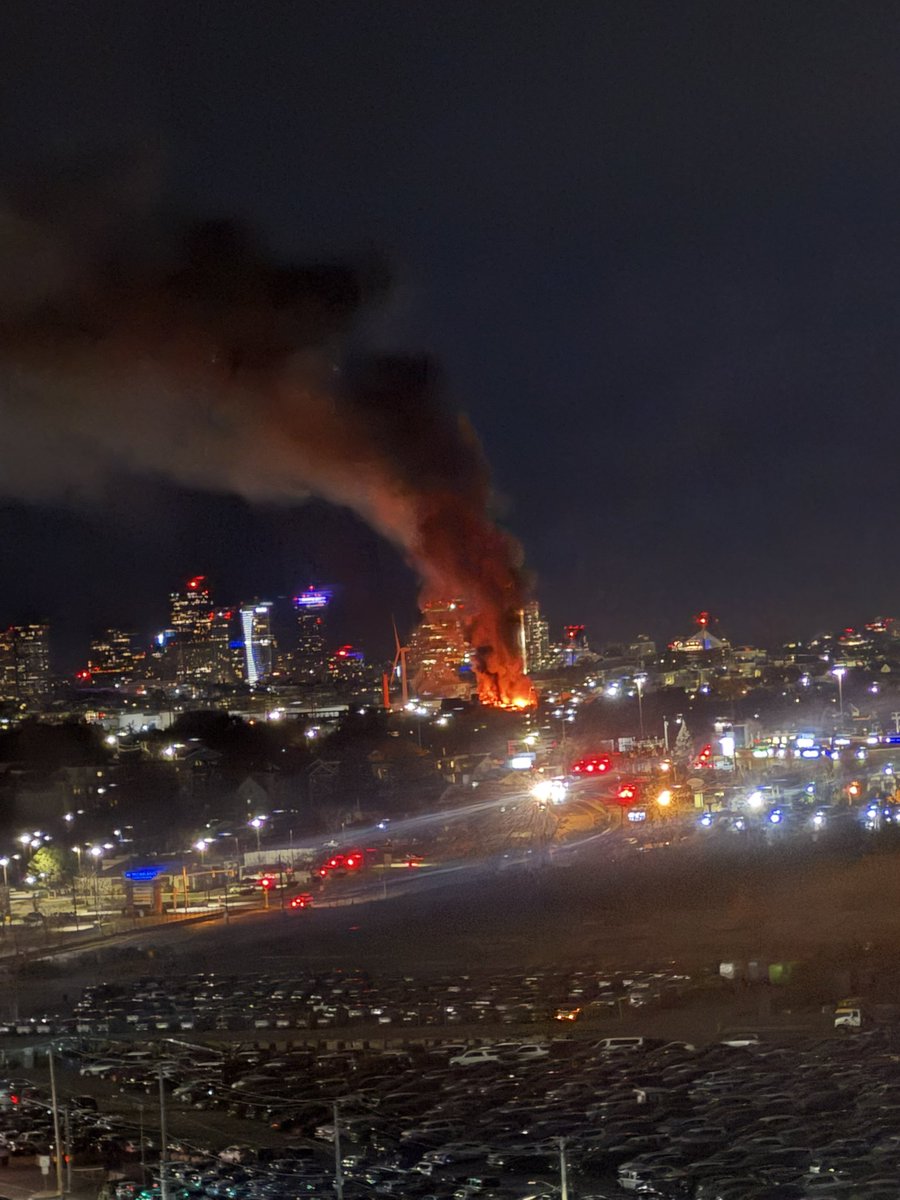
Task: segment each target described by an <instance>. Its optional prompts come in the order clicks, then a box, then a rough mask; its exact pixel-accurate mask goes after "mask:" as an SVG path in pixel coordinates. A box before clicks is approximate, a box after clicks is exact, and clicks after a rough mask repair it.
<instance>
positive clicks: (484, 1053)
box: [450, 1046, 500, 1067]
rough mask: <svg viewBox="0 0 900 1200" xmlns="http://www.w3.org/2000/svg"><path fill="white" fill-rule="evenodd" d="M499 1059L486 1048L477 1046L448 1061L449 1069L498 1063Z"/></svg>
mask: <svg viewBox="0 0 900 1200" xmlns="http://www.w3.org/2000/svg"><path fill="white" fill-rule="evenodd" d="M499 1061H500V1059H499V1057H498V1056H497V1055H496V1054H495V1053H494V1051H493V1050H491V1049H489V1048H488V1047H486V1046H478V1047H476V1048H474V1049H472V1050H464V1051H463V1053H462V1054H456V1055H454V1056H453V1058H451V1059H450V1066H451V1067H472V1066H475V1065H476V1064H478V1063H495V1062H499Z"/></svg>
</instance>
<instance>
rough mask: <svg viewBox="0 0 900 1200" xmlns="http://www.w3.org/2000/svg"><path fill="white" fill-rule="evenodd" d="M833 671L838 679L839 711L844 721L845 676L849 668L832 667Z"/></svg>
mask: <svg viewBox="0 0 900 1200" xmlns="http://www.w3.org/2000/svg"><path fill="white" fill-rule="evenodd" d="M831 673H832V675H834V677H835V678H836V679H837V681H838V713H839V714H840V718H841V721H842V722H843V720H844V676H845V675H846V674H847V668H846V667H832V669H831Z"/></svg>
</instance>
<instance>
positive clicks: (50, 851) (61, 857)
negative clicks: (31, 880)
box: [28, 846, 70, 883]
mask: <svg viewBox="0 0 900 1200" xmlns="http://www.w3.org/2000/svg"><path fill="white" fill-rule="evenodd" d="M28 873H29V875H36V876H37V877H38V878H39V879H40V878H41V877H43V878H44V879H45V880H46V881H47V883H59V881H60V880H61V879H63V878H64V877H65V876H66V875H68V874H70V869H69V861H68V855H67V854H66V852H65V850H63V849H61V848H60V847H59V846H41V848H40V849H39V850H36V851H35V853H34V856H33V857H32V859H31V862H30V863H29V864H28Z"/></svg>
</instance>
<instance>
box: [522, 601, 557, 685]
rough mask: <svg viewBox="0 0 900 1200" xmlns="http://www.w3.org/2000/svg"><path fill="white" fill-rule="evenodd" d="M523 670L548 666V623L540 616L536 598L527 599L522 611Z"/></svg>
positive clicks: (541, 668) (540, 669)
mask: <svg viewBox="0 0 900 1200" xmlns="http://www.w3.org/2000/svg"><path fill="white" fill-rule="evenodd" d="M522 631H523V638H522V641H523V643H524V652H525V653H524V658H525V662H524V668H525V671H526V672H528V671H544V670H546V669H547V668H548V667H549V666H550V625H549V623H548V622H547V621H546V620H545V619H544V617H542V616H541V610H540V607H539V606H538V602H537V600H529V601H528V603H527V604H526V605H525V608H524V610H523V612H522Z"/></svg>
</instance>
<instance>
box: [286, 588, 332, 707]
mask: <svg viewBox="0 0 900 1200" xmlns="http://www.w3.org/2000/svg"><path fill="white" fill-rule="evenodd" d="M330 603H331V592H329V591H328V590H326V589H323V588H314V587H308V588H307V589H306V591H305V592H301V593H300V594H299V595H298V596H295V597H294V608H295V610H296V612H297V644H296V647H295V649H294V653H293V655H292V670H291V674H292V676H293V678H294V680H295V682H297V683H321V682H322V681H323V680H324V679H325V678H326V677H327V675H328V641H327V625H326V618H327V616H328V605H329V604H330Z"/></svg>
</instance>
